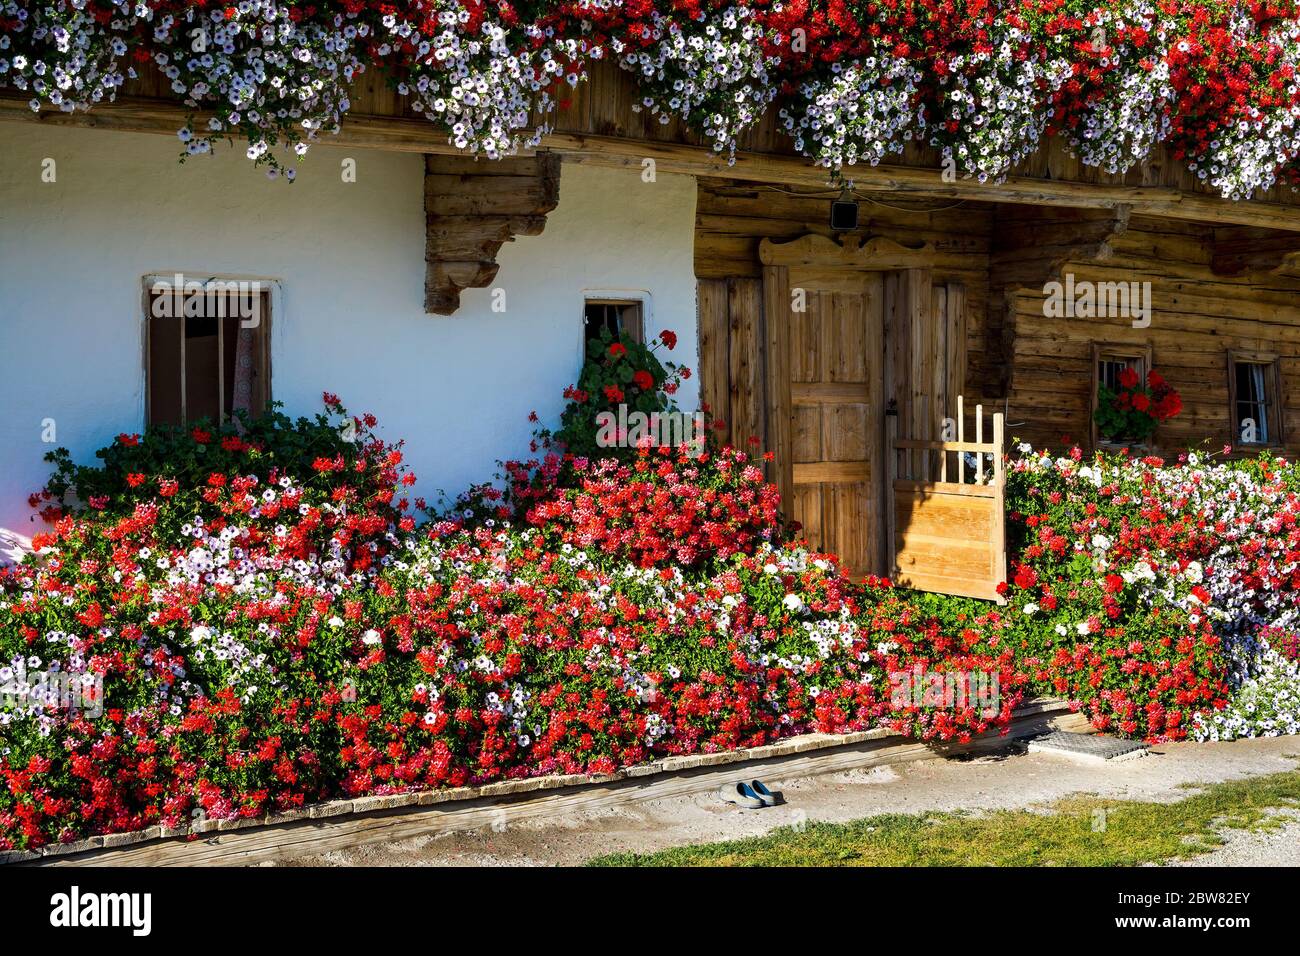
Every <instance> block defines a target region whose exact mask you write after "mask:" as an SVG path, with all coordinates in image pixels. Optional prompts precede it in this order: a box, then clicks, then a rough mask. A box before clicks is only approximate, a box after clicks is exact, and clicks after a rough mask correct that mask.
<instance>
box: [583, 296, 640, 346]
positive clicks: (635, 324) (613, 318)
mask: <svg viewBox="0 0 1300 956" xmlns="http://www.w3.org/2000/svg"><path fill="white" fill-rule="evenodd" d="M583 319H584V322H585V325H586V328H585V330H584V332H583V341H584V342H586V343H588V347H589V346H590V343H591V340H592V339H595V338H597V337H599V335H600V332H601V330H602V329H606V330H608V331H609V334H610V335H611V336H614V337H617V336H618V335H619V333H622V334H624V335H626V336H627V337H628V338H630V339H631V340H632V341H634V342H645V316H644V314H643V312H642V309H641V302H640V300H637V299H588V300H587V303H586V306H585V309H584V313H583Z"/></svg>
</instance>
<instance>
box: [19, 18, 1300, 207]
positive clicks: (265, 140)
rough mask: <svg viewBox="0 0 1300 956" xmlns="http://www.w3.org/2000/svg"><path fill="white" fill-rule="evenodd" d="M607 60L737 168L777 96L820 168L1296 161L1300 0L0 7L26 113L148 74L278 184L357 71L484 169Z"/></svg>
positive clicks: (1263, 174)
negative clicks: (1038, 155)
mask: <svg viewBox="0 0 1300 956" xmlns="http://www.w3.org/2000/svg"><path fill="white" fill-rule="evenodd" d="M601 60H608V61H611V62H613V63H615V64H617V65H618V66H619V67H620V68H622V69H623V70H626V71H627V72H629V73H630V74H632V75H633V76H634V77H635V80H636V83H637V86H638V89H639V99H638V100H637V101H635V102H634V104H633V107H634V109H642V110H647V111H649V112H650V113H651V114H652V115H654V116H657V117H658V118H659V119H660V121H661V122H665V123H666V122H669V121H671V120H673V119H678V120H680V121H682V122H684V123H685V124H686V126H687V127H688V128H689V129H691V130H693V131H694V132H695V134H696V135H698V136H699V137H700V138H701V139H702V140H703V141H704V142H706V143H707V144H708V145H710V146H711V147H712V148H713V149H714V150H716V151H718V152H719V153H722V154H724V155H727V156H729V157H732V156H734V154H735V151H736V149H737V144H738V142H739V140H740V138H741V137H742V136H743V135H744V134H745V132H746V131H747V130H749V129H750V128H751V127H753V126H754V125H755V124H756V123H757V122H758V121H759V119H760V118H762V116H763V115H764V114H765V113H766V112H767V111H768V109H769V107H773V106H775V108H776V109H777V110H778V117H779V120H780V123H781V125H782V127H783V128H784V130H785V132H787V133H788V134H789V135H790V136H791V138H792V139H793V141H794V144H795V148H796V149H797V150H798V151H799V152H800V153H801V154H803V155H805V156H807V157H809V158H810V159H812V160H813V161H814V162H816V163H818V164H820V165H822V166H824V167H826V168H827V169H828V170H830V173H831V177H832V178H835V177H839V176H843V177H845V178H848V179H851V178H852V169H853V167H854V166H855V165H857V164H858V163H868V164H875V163H879V162H881V161H882V160H883V158H884V157H886V156H888V155H890V154H893V153H897V152H899V151H900V150H901V149H902V148H903V146H904V145H905V144H906V143H907V142H909V141H913V140H914V141H918V142H921V143H923V144H925V145H928V146H931V147H934V148H936V149H937V150H939V152H940V156H941V161H942V162H943V164H944V167H945V171H946V172H949V173H951V174H954V175H961V176H964V177H975V178H978V179H979V180H980V181H986V180H997V179H1000V178H1002V177H1005V176H1006V175H1007V174H1008V173H1009V172H1010V171H1011V170H1012V169H1013V168H1014V167H1015V166H1016V164H1017V163H1019V162H1021V161H1022V160H1024V159H1025V158H1026V157H1028V156H1029V155H1030V154H1032V153H1033V152H1034V151H1035V150H1036V149H1037V148H1038V147H1039V145H1040V144H1041V142H1042V140H1043V138H1044V137H1045V136H1046V135H1049V134H1052V133H1059V134H1060V135H1062V137H1063V138H1064V141H1065V143H1066V144H1067V145H1068V146H1069V148H1071V149H1072V150H1073V151H1074V152H1075V153H1076V155H1078V157H1079V158H1080V159H1081V160H1082V161H1083V162H1084V163H1086V164H1088V165H1090V166H1096V167H1099V168H1101V169H1103V170H1105V171H1106V172H1107V173H1111V174H1118V173H1123V172H1124V171H1126V170H1128V169H1130V168H1131V167H1132V166H1133V165H1134V164H1135V163H1138V162H1140V161H1141V160H1142V159H1144V158H1145V157H1146V156H1147V155H1148V154H1149V153H1150V152H1151V150H1152V149H1154V148H1155V147H1157V146H1160V145H1162V144H1163V145H1167V146H1169V147H1170V148H1171V149H1172V150H1173V154H1174V156H1175V157H1176V158H1177V159H1179V160H1181V161H1183V162H1185V163H1186V164H1187V166H1188V168H1189V169H1191V170H1192V171H1193V172H1194V173H1195V174H1196V176H1197V177H1198V178H1200V179H1202V180H1204V181H1205V182H1206V183H1207V184H1209V185H1210V186H1212V187H1213V188H1215V189H1216V190H1218V191H1219V192H1220V193H1221V194H1222V195H1224V196H1225V197H1228V198H1232V199H1243V198H1247V197H1249V196H1252V195H1255V194H1257V193H1259V192H1260V191H1262V190H1266V189H1269V188H1271V187H1272V186H1273V185H1274V184H1276V183H1277V182H1279V181H1288V182H1294V181H1295V179H1296V175H1297V156H1298V155H1300V122H1298V121H1300V85H1298V83H1297V79H1296V69H1297V66H1300V17H1298V15H1297V3H1296V0H1273V2H1267V3H1258V4H1244V3H1240V2H1226V0H1216V2H1203V3H1191V2H1186V0H1166V2H1162V3H1158V4H1157V3H1154V2H1150V0H1051V2H1045V0H950V2H945V3H943V4H937V5H936V4H933V3H922V2H918V0H865V2H864V0H748V2H747V3H745V4H740V3H736V2H734V0H712V2H706V0H543V2H539V3H537V4H531V5H528V6H527V7H523V6H519V5H516V4H514V3H511V2H509V0H490V2H484V0H414V2H411V3H404V4H400V5H395V4H389V3H378V2H373V0H341V2H329V0H322V2H319V3H313V4H310V5H308V4H301V3H298V2H295V0H241V2H238V3H232V4H230V5H227V6H224V7H223V6H221V5H219V4H214V3H209V2H199V3H182V2H173V0H69V2H66V3H57V4H53V3H52V4H45V5H41V6H36V7H32V6H29V5H25V4H20V3H18V2H17V0H0V85H4V86H8V87H10V88H12V89H16V90H19V91H22V92H25V93H28V94H30V95H31V101H30V102H31V106H32V108H33V109H34V110H38V111H39V110H42V109H59V110H64V111H73V110H88V109H91V108H93V107H95V106H96V105H99V104H101V103H104V102H111V101H112V100H113V99H114V97H115V96H116V95H117V93H118V91H119V90H120V89H121V88H122V86H123V84H125V83H126V82H127V80H129V79H136V78H138V77H140V76H142V75H143V74H145V73H146V71H148V72H157V73H160V74H161V75H162V77H163V78H164V80H166V81H167V82H168V83H169V84H170V88H171V90H172V92H173V93H175V95H176V96H177V97H179V98H180V99H181V100H182V101H183V102H184V103H185V105H186V106H187V107H188V108H189V109H190V110H192V111H193V116H194V119H193V120H192V121H191V123H190V124H189V125H187V126H186V127H185V128H184V129H181V130H179V131H178V133H179V136H180V138H181V140H182V141H183V143H184V144H185V153H184V155H190V154H193V153H201V152H207V151H208V150H210V149H211V148H212V145H213V143H214V142H215V141H216V140H217V139H220V138H234V137H240V138H243V139H246V140H247V143H248V146H247V151H248V155H249V157H250V158H251V159H252V160H253V161H254V162H255V163H257V164H258V165H265V166H267V167H268V168H269V169H270V171H271V172H272V173H273V174H274V173H276V172H278V171H280V170H282V169H283V170H284V171H285V172H287V173H288V174H289V178H292V169H291V168H289V167H291V166H292V162H293V160H294V159H296V157H297V156H301V155H303V154H304V153H305V152H306V151H307V149H308V147H309V146H310V144H311V143H312V142H313V141H316V140H317V139H318V138H319V137H320V135H321V134H322V133H329V132H332V131H335V130H337V128H338V126H339V124H340V122H341V121H342V120H343V117H344V116H345V114H346V113H347V110H348V108H349V105H350V103H349V92H348V91H349V89H350V87H351V85H352V83H353V81H354V80H355V78H356V77H357V75H358V74H359V73H361V72H362V71H363V70H365V69H368V68H374V69H378V70H380V71H382V72H383V74H384V75H385V76H386V77H387V78H388V79H389V80H390V81H391V82H392V83H393V85H394V86H395V88H396V89H397V91H398V92H399V93H401V94H403V95H405V96H407V97H409V98H410V102H411V105H412V106H413V107H414V109H415V111H416V112H417V113H419V114H420V115H422V116H425V117H426V118H428V119H429V120H431V121H432V122H434V123H436V124H438V125H439V126H440V127H441V128H443V129H445V130H446V131H447V136H448V142H449V143H450V144H452V145H454V146H456V147H458V148H460V149H464V150H466V151H470V152H474V153H482V154H484V155H486V156H488V157H490V158H494V157H499V156H506V155H509V154H511V153H514V152H517V151H519V150H520V149H524V148H528V147H531V146H536V145H537V144H538V143H540V141H541V139H542V137H543V136H544V135H545V134H546V132H547V131H548V130H549V128H550V126H549V124H550V117H551V116H552V114H553V112H554V109H555V106H556V102H557V98H558V97H557V92H558V90H560V89H561V88H563V87H565V86H576V85H578V84H579V83H582V82H584V81H585V80H586V79H587V77H588V70H589V66H590V64H591V63H593V62H597V61H601ZM290 157H293V158H292V159H291V158H290ZM286 162H287V163H289V167H286V165H285V164H286Z"/></svg>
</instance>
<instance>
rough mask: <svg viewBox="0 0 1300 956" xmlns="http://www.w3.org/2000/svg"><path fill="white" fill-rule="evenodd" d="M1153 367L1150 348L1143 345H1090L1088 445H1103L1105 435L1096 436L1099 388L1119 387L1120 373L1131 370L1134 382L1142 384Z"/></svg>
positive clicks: (1111, 388) (1110, 388)
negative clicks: (1089, 443)
mask: <svg viewBox="0 0 1300 956" xmlns="http://www.w3.org/2000/svg"><path fill="white" fill-rule="evenodd" d="M1153 367H1154V363H1153V361H1152V356H1151V347H1150V346H1143V345H1102V344H1097V343H1094V344H1093V346H1092V409H1091V411H1090V412H1089V413H1088V423H1089V428H1090V429H1091V434H1092V445H1093V447H1094V448H1095V447H1097V446H1098V445H1099V444H1100V445H1104V444H1106V440H1105V436H1102V435H1099V434H1098V433H1097V419H1096V412H1097V403H1098V399H1099V397H1100V395H1101V389H1102V388H1103V387H1105V388H1107V389H1109V390H1110V391H1112V392H1113V391H1116V390H1117V389H1118V388H1119V377H1120V373H1121V372H1123V371H1124V370H1125V369H1131V370H1132V371H1134V372H1135V373H1137V377H1138V381H1140V382H1145V381H1146V378H1147V373H1148V372H1150V371H1151V369H1152V368H1153Z"/></svg>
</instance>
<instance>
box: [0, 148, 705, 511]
mask: <svg viewBox="0 0 1300 956" xmlns="http://www.w3.org/2000/svg"><path fill="white" fill-rule="evenodd" d="M178 145H179V144H178V143H177V142H176V141H174V140H171V139H169V138H167V137H161V136H150V135H138V134H128V133H110V132H101V131H92V130H77V129H56V128H40V127H36V126H34V125H29V124H18V123H0V526H5V527H9V528H13V529H15V530H19V531H24V532H26V533H29V534H30V533H31V532H32V531H33V530H34V529H35V527H36V526H35V525H33V524H31V523H30V521H29V518H30V511H29V509H28V506H27V503H26V499H27V496H28V494H30V493H31V492H32V491H34V490H36V489H38V488H40V487H41V486H42V485H43V484H44V481H45V479H46V477H47V476H48V473H49V469H48V465H47V464H46V463H45V462H44V461H43V460H42V458H43V455H44V453H45V452H47V451H49V450H50V449H51V448H52V447H55V446H52V445H46V444H43V443H42V440H41V438H42V422H43V420H45V419H53V420H54V421H55V423H56V425H57V430H58V432H57V438H58V445H63V446H66V447H68V448H69V449H71V450H72V452H73V454H74V456H75V457H76V458H78V459H79V460H83V461H93V460H94V459H93V455H94V451H95V449H97V448H99V447H101V446H103V445H105V444H107V443H108V442H109V441H111V440H112V438H113V436H115V435H116V434H118V433H119V432H135V431H139V430H140V429H141V427H142V425H143V418H144V372H143V365H142V354H141V351H142V345H141V342H142V323H143V315H142V306H141V279H142V277H143V276H145V275H149V274H163V275H170V274H172V273H175V272H182V273H193V274H198V275H204V276H207V275H213V274H229V275H233V276H247V277H258V278H269V279H274V280H276V281H277V282H278V284H279V289H280V300H279V304H278V312H277V313H276V314H275V315H274V317H273V332H274V334H273V346H272V348H273V351H272V364H273V372H272V393H273V397H274V398H276V399H278V400H280V401H283V402H284V403H285V405H286V410H287V411H288V412H289V413H290V414H293V415H296V414H300V413H314V412H316V411H318V410H319V409H320V394H321V392H322V391H332V392H335V393H337V394H338V395H339V396H340V397H341V398H342V399H343V401H344V402H345V403H346V404H347V406H348V408H349V409H350V410H351V411H353V412H358V413H359V412H363V411H371V412H374V413H375V414H376V415H377V416H379V419H380V430H381V433H382V434H383V435H385V436H386V437H388V438H390V439H397V438H406V439H407V449H406V450H407V460H408V462H410V464H411V465H412V467H413V470H414V471H415V473H416V474H417V476H418V477H419V479H420V481H419V484H418V485H417V488H416V491H417V492H418V493H420V494H423V495H425V496H426V497H428V498H429V499H430V500H431V501H432V500H434V499H435V498H436V497H437V493H438V491H439V490H445V491H447V492H448V493H449V494H452V495H454V494H456V493H458V492H459V491H461V490H463V489H464V488H465V487H467V486H468V485H469V484H471V483H473V482H476V481H480V480H485V479H487V478H490V477H491V476H492V474H493V473H494V472H495V462H496V461H497V460H498V459H502V458H505V457H507V456H514V455H522V454H525V453H526V452H527V442H528V439H529V436H530V433H531V429H532V427H533V426H530V425H529V423H528V421H527V418H528V414H529V412H530V411H532V410H534V409H535V410H537V412H538V413H539V415H541V416H542V419H543V421H544V422H550V423H554V421H555V420H556V419H557V418H558V415H559V411H560V409H561V407H562V405H563V399H562V397H561V391H562V390H563V388H564V386H565V385H567V384H569V383H570V382H573V381H574V380H575V379H576V377H577V373H578V369H579V366H580V363H581V354H582V303H583V298H584V291H585V290H599V291H601V292H604V293H610V292H616V291H619V290H626V291H630V292H640V293H645V294H647V296H648V302H649V310H648V316H647V328H648V330H649V331H651V332H657V331H658V330H660V329H664V328H668V329H672V330H674V331H675V332H677V333H678V335H679V337H680V342H679V344H678V347H677V350H676V353H675V354H674V356H673V358H674V359H675V360H676V361H678V362H679V363H683V364H686V365H688V366H690V367H691V369H692V371H694V370H695V367H696V364H697V358H696V342H697V335H696V321H695V280H694V269H693V262H692V248H693V242H694V240H693V234H694V219H695V185H694V181H693V179H691V178H689V177H683V176H660V177H659V178H658V181H657V182H655V183H644V182H642V181H641V177H640V175H639V171H637V172H623V171H614V170H605V169H592V168H588V167H584V166H575V165H566V166H565V167H564V169H563V172H562V175H561V181H560V204H559V207H558V208H557V209H556V210H555V211H554V212H553V213H552V214H551V215H550V217H549V219H548V222H547V226H546V231H545V232H544V233H543V234H542V235H541V236H537V237H532V238H520V239H517V240H516V241H515V242H513V243H509V244H507V245H506V246H505V247H504V248H503V249H502V251H501V254H500V257H499V262H500V263H501V270H500V273H499V274H498V276H497V280H496V282H495V285H496V286H497V287H499V288H501V289H504V290H505V295H506V306H507V311H506V312H505V313H504V314H500V313H495V312H493V311H492V308H491V306H492V297H491V296H492V293H491V291H490V290H486V289H474V290H467V291H466V292H465V293H464V294H463V296H462V306H461V309H460V310H459V311H458V312H457V313H456V314H455V315H454V316H450V317H442V316H435V315H428V314H426V313H425V312H424V307H423V294H424V209H423V199H422V197H423V163H422V159H421V157H420V156H418V155H411V154H399V153H384V152H374V151H365V150H347V151H345V150H341V149H338V148H334V147H317V148H316V149H314V150H313V151H312V153H311V155H310V156H309V157H308V158H307V159H306V161H305V162H304V163H303V164H302V166H301V168H300V170H299V173H300V175H299V178H298V181H297V182H296V183H293V184H288V183H285V182H272V181H269V180H268V179H267V178H266V177H265V175H264V174H263V173H261V172H259V171H257V170H255V169H254V168H253V167H252V164H251V163H249V162H248V161H247V160H246V159H245V158H244V157H243V155H242V152H241V151H238V150H235V149H221V150H219V151H218V152H217V153H216V155H214V156H211V157H203V158H200V159H197V160H190V161H188V162H187V163H185V164H184V165H181V164H179V163H178V162H177V153H178ZM348 156H350V157H353V158H355V159H356V161H357V182H355V183H344V182H342V177H341V176H340V175H339V164H340V161H341V160H342V159H343V158H344V157H348ZM47 157H48V158H53V159H54V160H56V162H57V182H55V183H43V182H42V181H41V177H40V173H41V163H42V160H44V159H45V158H47ZM696 382H697V379H696V378H695V377H694V376H692V378H691V379H690V380H689V381H688V382H687V383H686V387H685V388H684V389H683V392H682V393H681V394H680V395H679V399H680V404H681V405H682V407H683V408H688V409H694V408H695V405H696V403H697V401H698V392H697V390H696Z"/></svg>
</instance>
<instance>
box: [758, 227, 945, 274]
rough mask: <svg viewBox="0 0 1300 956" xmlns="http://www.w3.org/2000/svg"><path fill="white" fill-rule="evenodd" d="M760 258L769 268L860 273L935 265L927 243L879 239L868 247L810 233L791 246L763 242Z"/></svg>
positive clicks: (847, 238)
mask: <svg viewBox="0 0 1300 956" xmlns="http://www.w3.org/2000/svg"><path fill="white" fill-rule="evenodd" d="M758 258H759V260H760V261H761V262H762V263H763V265H766V266H810V267H813V268H826V267H832V266H839V267H844V268H850V269H860V270H866V271H871V270H876V271H881V270H894V269H924V268H926V267H927V266H930V265H933V263H934V246H932V245H931V244H930V243H928V242H926V243H923V244H921V245H919V246H915V247H908V246H904V245H901V244H899V243H897V242H895V241H894V240H892V239H886V238H885V237H884V236H876V237H875V238H873V239H868V240H867V241H866V242H865V243H863V242H862V240H861V237H859V236H855V235H846V236H845V237H844V240H843V242H836V241H835V240H834V239H831V238H830V237H829V236H822V235H818V234H816V233H809V234H808V235H806V236H800V237H799V238H798V239H791V240H790V241H789V242H773V241H772V240H771V239H764V240H763V241H762V242H760V243H759V244H758Z"/></svg>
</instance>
